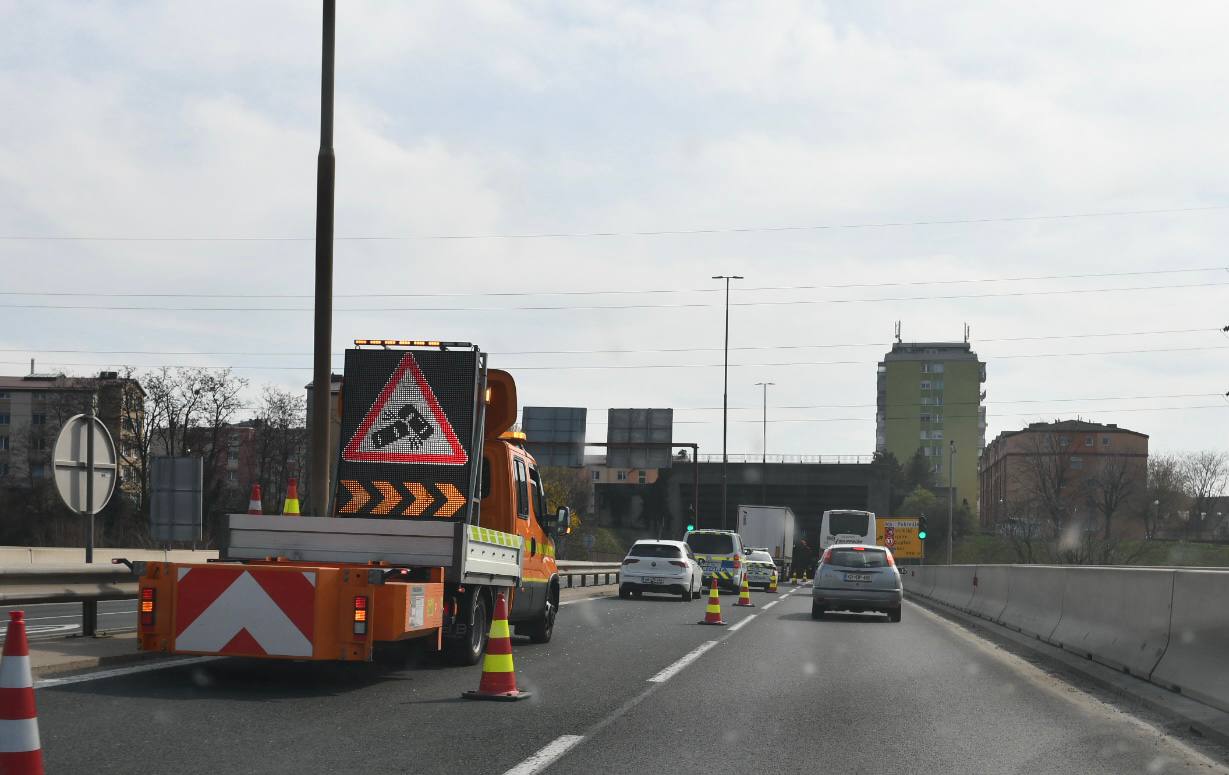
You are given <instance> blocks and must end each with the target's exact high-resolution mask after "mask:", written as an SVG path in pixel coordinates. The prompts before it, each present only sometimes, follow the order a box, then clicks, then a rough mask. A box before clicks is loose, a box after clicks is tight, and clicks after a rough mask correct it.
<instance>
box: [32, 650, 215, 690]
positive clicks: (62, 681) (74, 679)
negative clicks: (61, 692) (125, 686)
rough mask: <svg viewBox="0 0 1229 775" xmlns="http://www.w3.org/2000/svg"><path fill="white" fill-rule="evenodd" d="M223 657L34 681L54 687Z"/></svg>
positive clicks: (154, 664) (179, 660)
mask: <svg viewBox="0 0 1229 775" xmlns="http://www.w3.org/2000/svg"><path fill="white" fill-rule="evenodd" d="M222 658H223V657H189V658H188V659H174V660H167V661H162V660H159V661H157V662H150V663H146V664H143V665H133V666H132V667H117V668H114V669H112V670H99V671H98V672H96V673H84V674H82V675H71V676H68V677H66V678H42V679H39V680H37V681H35V682H34V688H35V689H52V688H54V687H57V686H68V685H69V684H79V683H85V682H86V681H97V680H100V679H102V678H117V677H119V676H123V675H132V674H134V673H148V672H150V671H152V670H166V669H167V668H169V667H183V666H185V665H199V664H201V663H203V662H215V661H217V660H219V659H222Z"/></svg>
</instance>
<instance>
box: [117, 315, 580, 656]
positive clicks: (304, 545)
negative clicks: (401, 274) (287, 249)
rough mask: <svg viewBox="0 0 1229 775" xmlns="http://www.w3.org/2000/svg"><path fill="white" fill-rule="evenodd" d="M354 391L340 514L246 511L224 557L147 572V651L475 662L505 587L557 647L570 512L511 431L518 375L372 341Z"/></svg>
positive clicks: (463, 346)
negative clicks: (416, 655) (418, 647)
mask: <svg viewBox="0 0 1229 775" xmlns="http://www.w3.org/2000/svg"><path fill="white" fill-rule="evenodd" d="M343 396H344V400H343V402H342V406H341V410H342V411H341V415H342V419H341V439H340V454H339V456H338V463H337V474H336V488H335V490H334V497H333V502H332V503H331V504H330V505H329V508H328V509H327V510H325V511H326V513H327V514H328V515H329V516H315V517H311V516H302V517H297V516H295V517H288V516H259V515H255V516H254V515H247V514H232V515H230V517H229V526H228V528H229V529H228V532H227V535H226V536H225V540H226V543H225V546H224V548H223V549H222V551H221V558H220V559H219V561H218V562H209V563H205V564H186V563H175V562H147V563H132V565H133V566H134V568H135V569H136V571H137V572H138V574H139V575H140V593H139V594H140V597H139V603H138V627H139V632H138V634H139V641H140V648H141V649H142V650H144V651H162V652H169V653H176V654H219V655H232V656H243V657H269V658H281V659H302V660H370V659H371V657H372V651H373V648H374V647H375V644H377V643H386V642H392V641H403V640H409V639H414V638H423V639H426V640H427V641H428V642H429V643H430V644H432V646H433V648H435V649H439V650H442V651H443V652H444V653H445V655H446V657H447V658H448V659H449V661H451V662H453V663H456V664H463V665H469V664H474V663H475V662H477V661H478V659H479V657H480V656H481V655H482V653H483V651H484V649H485V647H486V638H487V632H488V629H489V623H490V618H491V613H492V611H494V608H495V593H496V592H497V591H503V592H504V593H505V594H506V595H507V596H508V599H509V605H510V615H509V619H510V621H511V622H512V623H513V624H515V625H516V628H517V632H519V633H522V634H526V635H528V636H529V637H530V639H532V640H533V641H534V642H537V643H545V642H547V641H549V640H550V638H551V634H552V631H553V629H554V625H555V615H556V614H557V613H558V611H559V577H558V570H557V568H556V565H555V544H554V541H553V540H552V536H553V535H554V534H556V533H557V532H558V531H561V530H566V526H567V521H568V516H569V515H568V512H567V510H566V509H560V510H559V511H558V512H557V513H554V514H548V513H547V508H546V497H545V490H544V488H543V483H542V477H541V475H540V473H539V471H538V468H537V465H536V463H535V462H534V459H533V457H532V456H531V455H530V454H529V453H528V452H527V451H526V450H525V446H524V435H523V434H519V433H512V432H509V429H510V428H511V427H512V424H513V423H514V422H515V420H516V407H517V399H516V383H515V382H514V381H513V379H512V376H511V375H510V374H508V373H507V372H503V371H498V370H494V369H488V368H487V365H486V354H485V353H483V352H481V351H480V350H479V349H478V348H477V347H475V346H473V345H470V344H468V343H465V342H427V341H409V340H392V339H370V340H369V339H360V340H356V341H355V348H354V349H350V350H347V351H346V366H345V382H344V385H343ZM313 508H318V505H315V504H314V505H313Z"/></svg>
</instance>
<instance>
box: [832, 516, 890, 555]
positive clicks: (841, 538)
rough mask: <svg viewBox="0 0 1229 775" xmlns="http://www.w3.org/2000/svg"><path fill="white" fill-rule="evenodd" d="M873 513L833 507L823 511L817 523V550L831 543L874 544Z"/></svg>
mask: <svg viewBox="0 0 1229 775" xmlns="http://www.w3.org/2000/svg"><path fill="white" fill-rule="evenodd" d="M875 538H876V536H875V513H874V512H873V511H860V510H858V509H833V510H831V511H825V512H824V518H823V521H822V522H820V525H819V550H820V551H821V552H823V551H826V550H827V549H828V547H829V546H832V545H833V544H867V545H870V546H874V545H875Z"/></svg>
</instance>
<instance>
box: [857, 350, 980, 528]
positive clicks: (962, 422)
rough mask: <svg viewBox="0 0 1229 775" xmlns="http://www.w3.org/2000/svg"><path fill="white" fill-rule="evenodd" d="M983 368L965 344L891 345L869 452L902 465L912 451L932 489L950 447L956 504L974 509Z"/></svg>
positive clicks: (944, 474)
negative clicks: (924, 465)
mask: <svg viewBox="0 0 1229 775" xmlns="http://www.w3.org/2000/svg"><path fill="white" fill-rule="evenodd" d="M985 381H986V364H985V363H982V362H981V361H980V360H978V358H977V353H975V352H973V348H972V346H970V345H969V343H968V342H967V341H966V342H913V343H909V342H899V341H898V342H896V343H895V344H893V345H892V351H891V352H889V353H887V354H886V355H884V357H883V361H882V362H881V363H880V364H879V373H878V379H877V399H876V412H875V449H876V450H877V451H879V452H891V453H892V454H893V455H895V456H896V458H897V460H899V461H900V462H901V465H907V464H908V462H909V459H910V458H912V457H913V455H914V453H915V452H917V450H919V449H920V450H922V454H923V455H924V456H925V457H926V459H927V460H928V461H929V462H930V471H931V474H932V475H933V477H934V480H935V483H936V484H937V485H940V486H942V487H946V486H947V482H948V470H947V465H948V463H947V461H948V453H949V446H950V445H951V442H953V441H954V442H956V455H955V464H954V469H953V476H952V484H953V486H954V487H955V489H956V501H955V502H956V503H957V504H959V503H960V502H961V501H962V500H967V501H968V502H969V506H970V507H972V508H974V509H976V508H977V495H978V481H977V460H978V457H979V456H980V455H981V451H982V450H983V449H984V448H985V446H986V410H985V408H984V407H983V406H982V401H983V400H984V399H985V397H986V394H985V393H984V392H983V391H982V383H984V382H985Z"/></svg>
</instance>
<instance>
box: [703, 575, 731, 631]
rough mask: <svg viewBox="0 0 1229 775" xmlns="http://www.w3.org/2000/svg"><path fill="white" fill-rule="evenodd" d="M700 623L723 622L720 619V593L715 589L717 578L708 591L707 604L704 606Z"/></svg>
mask: <svg viewBox="0 0 1229 775" xmlns="http://www.w3.org/2000/svg"><path fill="white" fill-rule="evenodd" d="M700 624H725V622H724V621H722V619H721V593H720V592H718V591H717V579H713V586H712V588H710V589H709V592H708V605H707V606H705V608H704V619H703V621H701V622H700Z"/></svg>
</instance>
